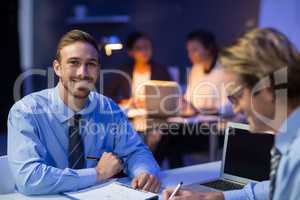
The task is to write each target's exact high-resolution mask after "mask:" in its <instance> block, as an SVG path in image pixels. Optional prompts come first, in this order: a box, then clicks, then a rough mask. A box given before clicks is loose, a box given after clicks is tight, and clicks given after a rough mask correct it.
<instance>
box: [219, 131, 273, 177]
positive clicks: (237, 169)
mask: <svg viewBox="0 0 300 200" xmlns="http://www.w3.org/2000/svg"><path fill="white" fill-rule="evenodd" d="M273 143H274V135H272V134H260V133H257V134H254V133H250V132H249V131H248V130H244V129H238V128H232V127H231V128H230V129H229V136H228V141H227V150H226V158H225V159H226V160H225V166H224V173H226V174H230V175H234V176H239V177H244V178H247V179H252V180H256V181H263V180H268V179H269V173H270V160H271V155H270V151H271V148H272V146H273Z"/></svg>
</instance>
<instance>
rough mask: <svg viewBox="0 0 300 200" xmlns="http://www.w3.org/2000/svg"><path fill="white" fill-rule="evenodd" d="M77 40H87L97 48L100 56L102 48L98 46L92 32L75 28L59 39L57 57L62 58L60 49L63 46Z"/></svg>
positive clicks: (57, 58)
mask: <svg viewBox="0 0 300 200" xmlns="http://www.w3.org/2000/svg"><path fill="white" fill-rule="evenodd" d="M75 42H85V43H88V44H90V45H92V46H93V47H94V48H95V49H96V51H97V53H98V57H99V56H100V50H99V48H98V45H97V42H96V40H95V39H94V38H93V37H92V36H91V35H90V34H88V33H86V32H84V31H81V30H76V29H74V30H71V31H69V32H67V33H66V34H65V35H63V36H62V38H61V39H60V40H59V43H58V45H57V50H56V56H55V59H56V60H58V61H60V59H61V55H60V51H61V50H62V48H64V47H65V46H68V45H70V44H73V43H75Z"/></svg>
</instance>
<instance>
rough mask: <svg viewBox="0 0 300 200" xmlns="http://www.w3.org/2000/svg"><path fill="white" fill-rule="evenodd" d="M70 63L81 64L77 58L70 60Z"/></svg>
mask: <svg viewBox="0 0 300 200" xmlns="http://www.w3.org/2000/svg"><path fill="white" fill-rule="evenodd" d="M69 63H70V64H72V65H79V61H77V60H71V61H69Z"/></svg>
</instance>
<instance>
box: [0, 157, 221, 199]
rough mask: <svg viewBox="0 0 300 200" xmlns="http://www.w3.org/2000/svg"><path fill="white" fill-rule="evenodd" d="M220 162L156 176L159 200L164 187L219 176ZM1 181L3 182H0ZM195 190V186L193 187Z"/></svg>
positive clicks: (17, 196)
mask: <svg viewBox="0 0 300 200" xmlns="http://www.w3.org/2000/svg"><path fill="white" fill-rule="evenodd" d="M220 169H221V161H216V162H209V163H204V164H198V165H192V166H187V167H182V168H177V169H171V170H165V171H161V172H160V173H159V174H158V177H159V180H160V182H161V186H162V187H161V191H160V194H159V199H162V191H163V189H164V188H166V187H176V185H177V184H178V183H179V182H181V181H182V182H183V186H184V187H189V185H193V184H195V183H204V182H206V181H209V180H211V179H214V178H217V177H219V175H220ZM1 181H3V180H1ZM117 181H119V182H121V183H123V184H127V185H130V181H131V180H130V179H129V178H121V179H119V180H117ZM193 188H195V186H193ZM54 199H55V200H56V199H58V200H67V199H70V198H69V197H67V196H65V195H37V196H25V195H22V194H20V193H18V192H15V193H10V194H2V195H1V194H0V200H54Z"/></svg>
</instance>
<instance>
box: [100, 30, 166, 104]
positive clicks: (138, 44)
mask: <svg viewBox="0 0 300 200" xmlns="http://www.w3.org/2000/svg"><path fill="white" fill-rule="evenodd" d="M126 46H127V51H128V55H129V57H130V63H129V64H127V65H124V66H122V67H120V68H119V69H116V71H114V72H112V73H110V74H108V76H107V78H106V80H105V81H104V94H105V95H106V96H108V97H111V98H112V99H113V100H114V101H116V102H117V103H119V104H121V105H130V106H134V107H143V100H142V98H141V96H143V95H144V91H143V87H141V85H143V83H145V82H147V81H149V80H165V81H169V80H171V78H170V75H169V73H168V71H167V68H166V67H165V66H163V65H161V64H159V63H158V62H156V61H154V60H153V59H152V41H151V39H150V37H149V36H148V35H147V34H145V33H142V32H134V33H131V34H130V35H129V36H128V39H127V44H126Z"/></svg>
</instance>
